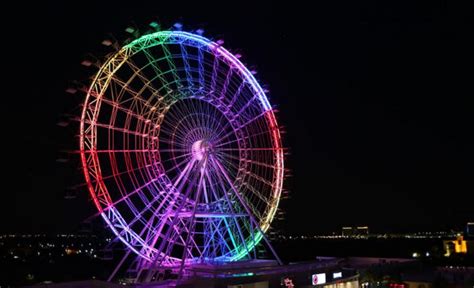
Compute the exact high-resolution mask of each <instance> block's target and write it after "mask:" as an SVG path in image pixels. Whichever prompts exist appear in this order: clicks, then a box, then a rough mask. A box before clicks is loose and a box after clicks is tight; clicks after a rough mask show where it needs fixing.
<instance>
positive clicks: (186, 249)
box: [178, 161, 204, 281]
mask: <svg viewBox="0 0 474 288" xmlns="http://www.w3.org/2000/svg"><path fill="white" fill-rule="evenodd" d="M199 164H200V165H203V162H202V161H201V162H200V163H199ZM200 169H201V173H200V174H201V175H200V176H199V182H198V186H197V189H198V191H197V196H196V202H197V201H199V198H200V196H201V192H202V190H203V188H202V183H203V180H204V168H202V167H200ZM196 208H197V205H194V208H193V214H192V215H191V218H190V221H189V232H188V235H187V237H186V243H185V246H184V250H183V257H182V260H181V265H180V267H179V272H178V281H179V280H180V279H181V277H182V276H183V270H184V263H185V262H186V258H187V256H188V246H189V242H190V240H191V234H193V236H194V229H195V223H194V217H195V216H196Z"/></svg>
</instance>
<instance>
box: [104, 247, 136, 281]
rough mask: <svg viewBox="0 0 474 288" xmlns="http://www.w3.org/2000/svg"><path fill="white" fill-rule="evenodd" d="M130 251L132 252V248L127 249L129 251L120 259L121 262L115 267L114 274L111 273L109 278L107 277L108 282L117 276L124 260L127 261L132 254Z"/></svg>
mask: <svg viewBox="0 0 474 288" xmlns="http://www.w3.org/2000/svg"><path fill="white" fill-rule="evenodd" d="M130 252H132V250H130V249H129V250H127V253H125V255H124V256H123V258H122V260H120V262H119V263H118V264H117V266H116V267H115V269H114V271H113V272H112V274H110V276H109V278H108V279H107V282H111V281H112V280H113V279H114V277H115V274H117V272H118V270H119V269H120V267H122V265H123V262H125V259H127V258H128V256H129V255H130Z"/></svg>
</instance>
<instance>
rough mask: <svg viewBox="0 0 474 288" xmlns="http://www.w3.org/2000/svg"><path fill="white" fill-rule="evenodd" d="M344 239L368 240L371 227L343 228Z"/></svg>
mask: <svg viewBox="0 0 474 288" xmlns="http://www.w3.org/2000/svg"><path fill="white" fill-rule="evenodd" d="M342 237H349V238H352V237H353V238H368V237H369V227H368V226H354V227H347V226H346V227H342Z"/></svg>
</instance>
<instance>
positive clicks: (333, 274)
mask: <svg viewBox="0 0 474 288" xmlns="http://www.w3.org/2000/svg"><path fill="white" fill-rule="evenodd" d="M341 277H342V272H335V273H332V278H333V279H337V278H341Z"/></svg>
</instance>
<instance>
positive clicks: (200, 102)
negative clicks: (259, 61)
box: [80, 31, 284, 266]
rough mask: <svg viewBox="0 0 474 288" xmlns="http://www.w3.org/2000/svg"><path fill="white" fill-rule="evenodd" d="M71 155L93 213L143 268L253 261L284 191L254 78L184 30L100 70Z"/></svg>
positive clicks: (275, 136) (147, 40)
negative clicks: (75, 155)
mask: <svg viewBox="0 0 474 288" xmlns="http://www.w3.org/2000/svg"><path fill="white" fill-rule="evenodd" d="M80 152H81V160H82V164H83V171H84V175H85V179H86V182H87V185H88V189H89V191H90V194H91V195H92V197H93V200H94V203H95V205H96V206H97V209H98V210H99V212H100V213H101V215H102V217H103V218H104V220H105V221H106V223H107V224H108V226H109V227H110V229H111V230H112V231H113V233H114V234H115V235H116V236H117V238H118V239H120V240H121V241H122V242H123V243H125V244H126V245H127V246H128V247H129V248H130V249H131V250H132V251H133V252H134V253H136V254H137V255H139V256H141V257H142V259H143V260H144V261H145V263H148V264H144V265H155V266H176V265H181V263H183V264H184V263H187V264H190V263H196V262H215V261H236V260H240V259H243V258H251V257H252V251H253V250H254V248H255V246H256V245H257V244H258V243H259V242H260V241H261V240H262V239H265V237H264V232H265V231H267V230H268V228H269V227H270V224H271V222H272V220H273V218H274V216H275V213H276V209H277V207H278V203H279V199H280V194H281V190H282V185H283V171H284V164H283V148H282V145H281V138H280V131H279V127H278V124H277V121H276V119H275V115H274V111H273V110H272V108H271V106H270V104H269V102H268V99H267V97H266V95H265V92H264V91H263V89H262V88H261V86H260V85H259V84H258V82H257V80H256V79H255V77H254V75H253V74H252V73H251V72H250V71H249V70H248V69H247V68H246V67H245V66H244V65H243V64H242V62H240V60H239V59H238V57H235V56H234V55H233V54H231V53H230V52H229V51H227V50H226V49H225V48H224V47H222V46H221V45H220V44H218V43H216V42H213V41H211V40H209V39H207V38H205V37H202V36H200V35H196V34H192V33H189V32H183V31H160V32H156V33H152V34H148V35H144V36H142V37H140V38H138V39H136V40H134V41H132V42H131V43H129V44H127V45H125V46H123V47H122V48H121V49H120V50H119V51H117V52H116V53H115V54H114V55H112V56H111V57H110V58H108V60H107V61H106V62H105V64H103V65H102V67H101V68H100V69H99V71H98V72H97V74H96V75H95V77H94V80H93V82H92V84H91V86H90V88H89V90H88V93H87V96H86V99H85V102H84V109H83V111H82V116H81V123H80Z"/></svg>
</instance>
